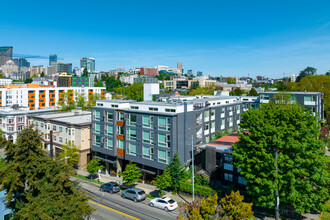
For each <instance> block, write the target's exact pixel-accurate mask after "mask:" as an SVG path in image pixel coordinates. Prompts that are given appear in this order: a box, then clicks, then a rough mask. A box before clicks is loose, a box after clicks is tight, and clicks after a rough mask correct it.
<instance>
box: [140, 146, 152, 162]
mask: <svg viewBox="0 0 330 220" xmlns="http://www.w3.org/2000/svg"><path fill="white" fill-rule="evenodd" d="M142 157H143V158H146V159H150V160H153V159H154V148H153V147H147V146H143V147H142Z"/></svg>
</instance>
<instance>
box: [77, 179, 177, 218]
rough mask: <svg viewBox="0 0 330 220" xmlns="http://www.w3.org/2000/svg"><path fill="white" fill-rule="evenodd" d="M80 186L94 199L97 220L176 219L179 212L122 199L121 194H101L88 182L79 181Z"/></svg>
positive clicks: (144, 202) (91, 201)
mask: <svg viewBox="0 0 330 220" xmlns="http://www.w3.org/2000/svg"><path fill="white" fill-rule="evenodd" d="M79 182H80V184H79V186H80V187H81V188H82V189H83V190H84V191H85V192H86V193H87V195H89V196H90V197H92V199H91V200H90V204H91V205H92V206H93V207H94V208H96V209H97V210H96V212H94V213H93V214H92V215H91V217H92V219H95V220H103V219H145V220H149V219H169V220H170V219H176V217H177V216H178V214H179V212H178V210H174V211H171V212H166V211H164V210H161V209H158V208H152V207H150V206H149V205H148V203H149V201H150V199H148V198H146V199H145V200H144V201H142V202H137V203H134V202H133V201H131V200H128V199H123V198H121V196H120V195H121V192H119V193H116V194H110V193H107V192H101V191H100V190H99V187H98V186H96V185H94V184H92V183H88V182H83V181H79ZM97 204H99V205H97Z"/></svg>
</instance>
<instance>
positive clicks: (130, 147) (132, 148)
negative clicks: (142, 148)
mask: <svg viewBox="0 0 330 220" xmlns="http://www.w3.org/2000/svg"><path fill="white" fill-rule="evenodd" d="M126 151H127V154H129V155H133V156H136V144H131V143H127V144H126Z"/></svg>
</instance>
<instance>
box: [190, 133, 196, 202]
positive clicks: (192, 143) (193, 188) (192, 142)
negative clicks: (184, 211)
mask: <svg viewBox="0 0 330 220" xmlns="http://www.w3.org/2000/svg"><path fill="white" fill-rule="evenodd" d="M193 137H194V136H193V135H191V170H192V201H194V199H195V172H194V138H193Z"/></svg>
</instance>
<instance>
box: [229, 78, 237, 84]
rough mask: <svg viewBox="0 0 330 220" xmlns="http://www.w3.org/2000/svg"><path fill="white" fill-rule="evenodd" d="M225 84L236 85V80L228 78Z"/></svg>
mask: <svg viewBox="0 0 330 220" xmlns="http://www.w3.org/2000/svg"><path fill="white" fill-rule="evenodd" d="M227 83H228V84H236V78H232V77H228V78H227Z"/></svg>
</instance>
